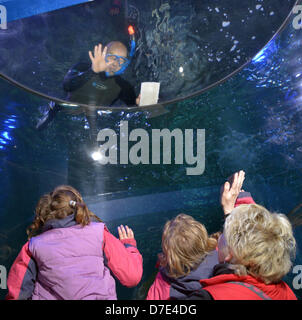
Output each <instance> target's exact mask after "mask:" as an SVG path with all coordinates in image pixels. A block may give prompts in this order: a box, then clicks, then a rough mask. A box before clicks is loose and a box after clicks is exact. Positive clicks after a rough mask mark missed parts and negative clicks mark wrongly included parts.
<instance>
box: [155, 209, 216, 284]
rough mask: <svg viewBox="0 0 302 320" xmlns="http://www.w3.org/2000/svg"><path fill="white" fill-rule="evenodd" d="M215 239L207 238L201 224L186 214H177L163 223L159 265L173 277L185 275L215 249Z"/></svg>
mask: <svg viewBox="0 0 302 320" xmlns="http://www.w3.org/2000/svg"><path fill="white" fill-rule="evenodd" d="M216 245H217V241H216V240H215V239H212V238H209V237H208V233H207V230H206V228H205V227H204V225H203V224H201V223H200V222H198V221H196V220H195V219H194V218H193V217H191V216H189V215H186V214H179V215H178V216H177V217H176V218H174V219H172V220H170V221H168V222H167V223H166V224H165V227H164V231H163V235H162V250H163V253H162V254H161V255H160V256H159V259H160V265H161V266H162V267H165V268H166V269H167V272H168V275H169V276H171V277H174V278H177V277H180V276H184V275H187V274H188V273H189V272H190V271H191V270H193V269H194V268H196V267H197V266H198V265H199V264H200V263H201V262H202V261H203V260H204V258H205V257H206V255H207V254H208V253H209V252H210V251H212V250H214V249H215V247H216Z"/></svg>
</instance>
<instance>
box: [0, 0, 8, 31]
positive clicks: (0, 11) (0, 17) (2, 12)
mask: <svg viewBox="0 0 302 320" xmlns="http://www.w3.org/2000/svg"><path fill="white" fill-rule="evenodd" d="M0 29H3V30H6V29H7V12H6V7H5V6H2V5H0Z"/></svg>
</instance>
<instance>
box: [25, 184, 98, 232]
mask: <svg viewBox="0 0 302 320" xmlns="http://www.w3.org/2000/svg"><path fill="white" fill-rule="evenodd" d="M71 214H75V220H76V222H77V223H78V224H81V225H82V226H86V225H88V224H89V223H90V221H91V218H92V217H93V218H95V219H97V220H98V221H101V220H100V219H99V218H98V217H97V216H95V215H94V214H93V213H92V212H90V211H89V209H88V208H87V206H86V204H85V202H84V201H83V198H82V196H81V195H80V193H79V192H78V191H77V190H76V189H74V188H73V187H71V186H65V185H62V186H58V187H56V188H55V189H54V190H53V191H52V192H50V193H47V194H44V195H43V196H42V197H41V198H40V200H39V201H38V203H37V206H36V210H35V219H34V221H33V223H32V224H31V225H30V226H29V227H28V229H27V234H28V237H29V238H31V237H33V236H35V235H36V234H38V233H39V232H40V231H41V228H42V227H43V226H44V224H45V223H46V222H47V221H48V220H52V219H64V218H66V217H67V216H69V215H71Z"/></svg>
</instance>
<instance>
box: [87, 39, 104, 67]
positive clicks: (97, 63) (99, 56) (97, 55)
mask: <svg viewBox="0 0 302 320" xmlns="http://www.w3.org/2000/svg"><path fill="white" fill-rule="evenodd" d="M106 54H107V47H105V48H104V50H102V44H99V45H96V46H95V47H94V55H93V54H92V52H91V51H89V57H90V60H91V62H92V66H91V68H92V70H93V71H94V72H95V73H100V72H103V71H105V69H106V60H105V58H106Z"/></svg>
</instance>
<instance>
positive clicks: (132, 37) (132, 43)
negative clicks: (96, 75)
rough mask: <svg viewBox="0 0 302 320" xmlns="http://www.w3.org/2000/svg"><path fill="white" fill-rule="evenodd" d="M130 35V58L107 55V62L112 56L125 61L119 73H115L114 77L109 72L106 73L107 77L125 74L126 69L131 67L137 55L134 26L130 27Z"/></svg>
mask: <svg viewBox="0 0 302 320" xmlns="http://www.w3.org/2000/svg"><path fill="white" fill-rule="evenodd" d="M128 33H129V36H130V46H131V48H130V53H129V58H128V59H127V58H125V57H121V56H118V55H110V54H107V55H106V62H108V61H107V57H110V56H115V57H117V58H122V59H123V60H125V62H124V63H123V64H122V67H121V68H120V69H119V70H118V71H117V72H114V74H113V75H110V74H109V72H106V76H107V77H110V76H118V75H120V74H123V73H124V72H125V71H126V69H127V68H128V67H129V65H130V63H131V61H132V58H133V56H134V54H135V47H136V43H135V30H134V27H133V26H132V25H130V26H129V27H128Z"/></svg>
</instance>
